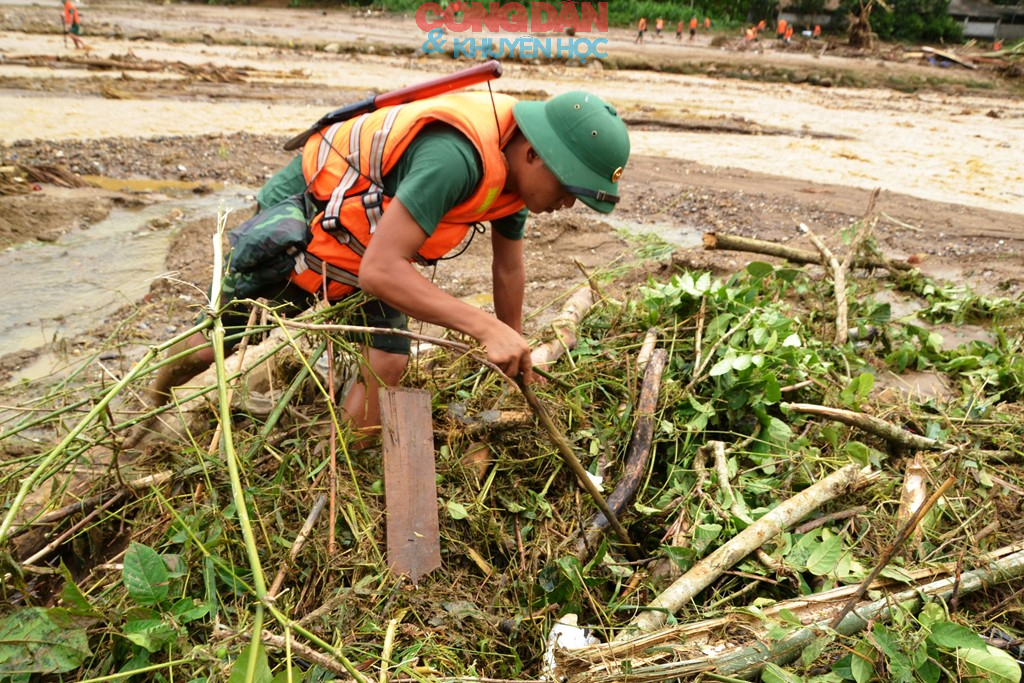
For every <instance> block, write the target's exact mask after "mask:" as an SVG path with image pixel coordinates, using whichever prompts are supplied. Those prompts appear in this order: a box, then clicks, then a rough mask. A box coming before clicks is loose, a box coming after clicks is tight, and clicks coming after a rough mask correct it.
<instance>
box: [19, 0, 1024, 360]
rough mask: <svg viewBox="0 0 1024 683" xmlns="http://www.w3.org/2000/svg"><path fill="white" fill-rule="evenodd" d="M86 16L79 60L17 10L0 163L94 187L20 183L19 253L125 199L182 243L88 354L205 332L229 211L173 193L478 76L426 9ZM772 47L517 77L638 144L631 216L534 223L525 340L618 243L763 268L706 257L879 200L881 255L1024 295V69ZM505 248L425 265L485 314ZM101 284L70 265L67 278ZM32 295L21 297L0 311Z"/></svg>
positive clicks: (250, 172)
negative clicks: (210, 213)
mask: <svg viewBox="0 0 1024 683" xmlns="http://www.w3.org/2000/svg"><path fill="white" fill-rule="evenodd" d="M81 11H82V15H83V22H84V25H85V27H86V36H85V37H86V40H87V41H88V44H89V46H90V48H91V50H90V51H89V52H88V53H85V52H81V51H78V52H76V51H74V50H72V49H70V48H68V47H65V46H64V45H63V44H62V40H61V37H60V34H59V33H58V32H57V31H56V28H55V27H56V18H57V10H56V9H53V10H52V11H51V9H43V8H40V7H36V6H30V5H27V4H18V3H17V2H11V1H9V0H4V2H0V108H2V109H3V111H4V112H5V114H4V118H5V125H4V126H3V130H0V166H3V167H15V166H16V165H20V166H29V167H43V168H51V167H56V168H57V169H60V170H62V171H67V172H68V173H69V174H70V175H71V176H74V177H76V178H81V179H82V181H83V183H82V184H83V185H84V186H83V187H73V188H68V187H61V186H60V183H50V182H36V181H33V180H32V179H28V180H23V179H19V178H16V177H15V176H17V175H18V172H16V171H15V170H14V169H11V168H8V171H7V172H6V173H5V175H4V176H3V177H2V178H0V181H2V184H0V190H2V191H3V192H4V194H3V195H0V248H8V249H15V250H23V249H31V248H37V247H35V246H33V244H34V243H37V242H40V241H41V242H43V243H49V242H52V241H54V240H56V239H58V237H59V236H60V235H61V234H62V233H68V232H76V231H88V230H89V228H90V226H91V225H94V224H95V223H96V222H97V221H98V220H100V219H101V218H102V217H103V216H105V215H106V214H107V212H109V211H110V210H111V209H112V208H113V207H118V206H129V207H131V206H139V205H152V204H154V203H158V204H160V205H161V206H163V205H166V214H165V218H164V219H163V221H162V222H158V223H157V224H156V225H150V226H149V227H150V228H151V229H170V230H172V231H173V241H172V243H171V247H170V249H169V251H168V254H167V259H166V263H165V270H166V271H167V272H169V273H173V274H174V276H173V277H172V278H158V279H156V280H154V281H153V283H152V285H151V287H150V291H149V294H147V295H146V296H145V297H144V299H143V300H141V301H137V302H133V303H131V304H129V305H126V306H125V307H123V308H122V309H121V310H119V311H118V312H117V313H115V314H114V315H111V316H108V317H106V318H104V319H97V320H95V328H94V329H92V330H91V331H88V332H86V333H84V334H77V333H76V334H75V336H74V337H73V338H71V339H54V340H53V341H52V342H51V344H50V346H57V345H59V346H60V347H61V348H62V349H63V350H64V351H70V353H71V354H72V356H76V355H79V354H81V353H85V352H86V351H88V350H92V349H95V348H99V347H102V345H104V344H109V338H110V335H111V333H112V331H113V330H117V333H118V340H119V341H121V342H127V343H124V344H121V345H120V346H119V347H118V348H119V350H118V351H117V352H116V353H118V354H123V356H124V358H125V360H131V359H132V357H133V356H136V355H138V354H140V353H141V349H142V348H143V347H144V346H145V345H146V344H149V343H152V342H154V341H159V340H161V339H163V338H165V337H166V336H168V335H170V334H171V333H173V332H176V331H180V330H182V329H184V328H185V327H186V326H187V325H188V324H189V322H190V320H191V319H192V316H193V315H194V313H195V311H196V307H197V306H199V305H201V303H202V293H201V290H203V289H205V287H206V286H207V284H208V282H209V278H210V273H211V268H212V266H211V252H212V247H211V246H210V237H209V236H210V235H211V234H212V232H213V228H214V219H213V218H212V217H203V218H197V219H190V218H188V217H187V216H183V215H182V214H181V212H180V211H178V210H177V209H176V208H175V201H176V199H177V198H180V197H181V196H185V195H188V194H192V193H205V192H213V191H221V190H223V189H224V188H230V189H234V190H236V191H237V192H238V193H240V194H243V195H244V194H246V193H252V192H254V191H255V190H256V189H257V188H258V187H259V185H260V184H261V183H262V182H263V181H264V180H265V179H266V178H267V177H268V176H269V174H271V173H273V171H274V170H276V169H277V168H279V167H280V166H282V165H283V164H284V163H286V162H287V161H288V159H289V158H290V153H288V152H284V151H283V150H282V144H283V142H284V141H285V140H286V139H287V138H288V137H290V136H291V135H292V134H294V133H296V132H298V131H300V130H302V129H303V128H305V126H306V125H308V124H309V123H310V122H311V121H312V120H315V119H316V118H317V117H318V116H319V115H320V114H322V113H324V112H325V111H327V110H329V109H332V108H334V107H335V106H338V105H340V104H343V103H345V102H347V101H351V100H353V99H355V98H361V97H364V96H365V95H366V94H368V93H369V92H373V91H379V90H383V89H386V88H388V87H392V86H394V87H398V86H402V85H407V84H409V83H413V82H417V81H420V80H423V79H425V78H428V77H431V76H433V75H438V74H441V73H447V72H450V71H452V70H454V69H456V68H458V67H461V66H464V63H462V62H457V61H452V60H451V59H448V58H443V57H442V58H437V57H427V56H424V55H422V54H420V53H418V52H417V47H418V45H419V44H420V42H422V33H419V32H418V29H416V28H415V26H414V25H413V24H412V22H411V19H410V18H408V17H398V16H383V15H373V16H367V15H365V14H359V13H355V12H352V11H348V10H333V9H332V10H330V11H329V12H326V11H321V10H308V9H302V10H296V9H286V8H272V7H211V6H205V5H178V4H160V5H157V4H148V3H122V2H117V3H114V2H110V3H107V2H93V3H90V4H88V5H84V6H83V7H82V9H81ZM51 15H52V16H51ZM773 42H774V41H765V43H764V44H763V45H762V46H760V47H759V48H758V49H756V50H751V49H747V48H746V47H745V46H743V45H742V42H741V41H740V40H738V39H737V38H735V37H734V36H731V35H728V34H713V35H701V36H699V37H698V39H697V40H696V41H694V42H693V43H690V42H688V41H684V42H683V43H680V44H676V43H675V41H674V39H672V37H671V36H670V37H669V38H668V39H666V40H662V41H651V40H649V41H648V44H647V45H645V46H643V47H637V46H634V45H633V44H632V32H631V31H628V30H626V29H619V30H613V31H612V33H611V35H610V43H609V45H610V46H609V49H608V51H609V58H608V59H607V60H605V61H604V63H601V64H594V63H589V64H587V65H586V66H580V65H578V64H576V65H570V64H566V63H562V62H550V63H540V62H537V61H535V60H534V61H529V62H518V61H516V62H508V63H507V64H506V69H505V75H504V76H503V77H502V79H500V80H499V81H496V82H495V84H494V87H495V89H496V90H499V91H503V92H509V93H512V94H516V95H518V96H521V97H547V96H550V95H554V94H557V93H559V92H563V91H565V90H569V89H573V88H578V87H579V88H585V89H588V90H591V91H593V92H596V93H598V94H599V95H601V96H602V97H605V98H606V99H607V100H609V101H610V102H612V103H613V104H614V105H615V106H617V107H618V108H619V110H620V111H621V113H622V114H623V116H624V118H625V119H626V120H627V121H628V122H629V123H630V127H631V136H632V139H633V149H634V154H633V156H632V158H631V160H630V164H629V166H628V168H627V171H626V173H625V174H624V176H623V180H622V188H621V189H622V196H623V201H622V204H621V205H620V207H619V208H618V209H617V210H616V212H615V213H614V214H613V215H612V216H610V217H608V218H607V219H605V218H602V217H598V216H596V214H593V213H591V212H588V211H587V210H586V209H585V208H575V209H572V210H570V211H568V212H565V213H564V214H560V215H559V216H557V217H554V218H541V219H538V220H535V221H533V222H532V223H531V225H530V226H529V228H528V234H527V257H528V266H527V267H528V283H529V284H528V292H527V307H528V310H530V311H534V315H532V316H531V318H530V321H529V322H528V326H529V329H530V330H531V331H535V330H536V329H537V327H538V326H540V325H541V324H542V323H543V320H544V319H545V314H544V313H543V312H542V311H543V310H544V309H545V308H546V307H548V310H550V308H551V307H553V308H557V305H558V303H559V301H560V299H561V298H562V297H563V296H564V294H565V292H566V291H567V290H568V289H570V288H571V287H572V286H573V285H574V284H575V283H577V282H578V281H580V279H581V277H582V276H581V273H580V269H579V267H578V266H577V265H576V263H577V262H579V263H580V264H582V266H583V267H584V268H585V269H587V270H588V271H596V270H600V269H602V268H605V267H609V266H614V265H615V264H616V263H623V262H624V261H626V260H628V259H630V258H632V257H633V256H635V255H636V254H635V253H634V249H635V248H634V247H630V246H627V245H628V243H627V241H626V240H625V239H624V238H623V236H622V234H621V233H620V230H621V229H623V228H625V229H628V230H630V231H633V232H637V231H640V232H643V231H654V232H655V233H657V234H658V235H660V236H661V237H664V238H668V239H671V240H675V241H676V242H677V243H678V246H677V248H676V250H675V252H674V254H672V255H671V256H668V257H662V258H661V259H660V261H658V262H655V263H651V264H648V266H647V267H646V271H648V272H659V271H664V270H665V269H666V267H667V266H668V264H669V262H670V261H672V262H674V263H675V264H683V265H689V266H694V267H699V268H709V269H712V270H715V271H717V272H728V271H730V270H734V269H736V268H738V267H741V266H742V265H743V264H745V263H746V262H747V261H749V260H751V259H752V258H754V257H752V256H750V255H747V254H740V253H725V252H706V251H702V250H701V249H700V247H699V242H700V236H701V234H702V233H704V232H706V231H716V232H729V233H734V234H738V235H743V236H750V237H758V238H761V239H766V240H775V241H782V242H791V243H794V244H798V245H799V246H802V247H805V248H811V246H810V244H809V243H808V242H806V241H805V240H804V238H802V237H799V235H798V232H797V230H796V226H797V225H798V224H800V223H806V224H807V225H809V226H811V227H812V228H813V229H814V230H815V231H816V232H817V233H818V234H820V235H822V237H823V238H824V239H825V240H826V241H828V242H829V243H830V244H831V245H833V246H835V247H837V248H838V249H839V250H840V251H841V241H840V237H839V233H840V230H841V229H842V228H844V227H846V226H848V225H849V224H850V223H851V222H852V221H854V220H856V219H858V218H860V217H861V216H862V215H863V213H864V211H865V210H866V208H867V204H868V197H869V194H870V191H871V189H872V188H876V187H877V188H880V189H881V190H882V194H881V198H880V201H879V204H878V209H879V210H880V212H881V221H880V223H879V229H878V242H879V246H880V247H881V250H882V251H883V252H884V253H885V254H886V255H887V256H889V257H892V258H898V259H906V258H913V259H915V260H918V261H921V268H922V269H923V270H924V271H925V272H926V273H928V274H931V275H934V276H937V277H939V278H942V279H949V280H952V281H954V282H966V283H970V284H971V285H973V286H975V287H977V288H979V289H982V290H983V291H986V292H988V293H994V294H999V295H1002V296H1011V297H1019V296H1021V293H1022V292H1024V249H1022V247H1024V175H1022V173H1024V170H1022V168H1021V165H1020V163H1019V160H1020V159H1021V158H1022V154H1024V95H1022V89H1021V83H1020V79H1019V74H1017V72H1016V71H1015V70H1014V68H1006V67H999V68H996V67H985V68H982V69H979V70H974V71H969V70H966V69H958V68H955V67H954V68H940V67H936V66H932V65H929V64H927V63H924V62H922V60H921V59H919V58H915V57H914V55H913V46H908V47H896V46H882V47H881V48H880V49H879V50H878V51H877V52H874V53H851V52H850V51H848V50H844V48H843V46H842V43H841V41H840V40H838V39H836V40H833V41H832V42H828V41H826V42H822V43H811V42H806V43H802V42H798V43H797V44H796V45H793V46H782V45H774V44H773ZM908 53H909V56H908ZM120 181H130V182H120ZM157 181H173V182H172V183H170V184H166V183H165V184H162V185H161V184H160V183H159V182H157ZM71 184H78V183H71ZM247 215H248V214H247V213H245V212H244V211H237V212H235V213H234V214H232V216H231V217H230V222H231V223H232V224H235V223H238V222H240V221H241V220H243V219H244V218H245V217H247ZM487 242H488V240H487V238H486V237H484V238H478V239H476V240H475V241H474V243H473V244H472V245H471V247H470V249H469V250H468V251H467V252H466V254H464V255H463V256H461V257H459V258H458V259H457V260H453V261H450V262H446V263H444V264H442V265H441V266H440V267H439V268H438V269H437V271H436V273H433V272H432V273H430V274H429V275H430V276H431V277H434V278H435V279H436V280H437V281H438V282H439V283H440V284H441V285H442V286H443V287H445V288H446V289H448V290H449V291H451V292H452V293H454V294H455V295H457V296H460V297H464V298H466V299H467V300H470V301H473V302H474V303H477V304H479V305H483V306H486V305H488V300H489V298H488V296H487V294H488V293H489V281H490V266H489V253H488V245H487ZM758 258H760V257H758ZM83 270H88V266H86V267H84V268H83ZM87 275H88V273H78V272H74V271H73V270H72V271H70V272H68V273H67V282H68V286H71V287H73V286H74V283H75V281H76V278H78V277H86V276H87ZM157 275H159V273H158V272H140V273H139V274H138V277H139V278H141V279H143V280H149V279H151V278H153V277H154V276H157ZM644 277H645V275H644V273H643V272H641V273H639V274H636V273H635V274H634V275H633V276H632V277H631V278H629V279H628V280H627V282H626V284H624V285H623V286H624V287H635V286H636V285H637V284H638V283H640V282H642V281H643V279H644ZM31 296H32V288H31V287H30V286H28V284H27V283H17V284H16V285H14V286H13V287H12V286H8V287H6V288H5V289H4V292H3V293H2V294H0V301H2V300H3V299H4V298H5V297H31ZM40 317H45V311H41V312H40ZM126 321H128V322H127V323H126ZM55 336H59V335H55ZM42 350H44V349H43V347H42V346H40V347H33V348H17V349H12V348H11V347H10V346H9V345H8V344H7V343H5V342H4V340H3V333H2V332H0V353H4V352H6V354H5V355H3V357H2V358H0V379H4V378H6V379H8V380H9V379H11V378H12V377H13V378H16V377H18V374H17V373H18V371H19V368H21V367H23V366H25V365H26V364H28V363H29V362H30V361H31V360H32V359H33V358H34V357H35V356H37V355H38V354H39V353H40V352H41V351H42Z"/></svg>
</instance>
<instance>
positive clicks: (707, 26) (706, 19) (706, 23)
mask: <svg viewBox="0 0 1024 683" xmlns="http://www.w3.org/2000/svg"><path fill="white" fill-rule="evenodd" d="M704 30H705V31H709V30H711V17H704Z"/></svg>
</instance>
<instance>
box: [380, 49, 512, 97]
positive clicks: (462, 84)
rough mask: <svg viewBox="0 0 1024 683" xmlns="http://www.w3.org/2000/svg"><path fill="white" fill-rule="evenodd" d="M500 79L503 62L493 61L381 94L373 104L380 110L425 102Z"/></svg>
mask: <svg viewBox="0 0 1024 683" xmlns="http://www.w3.org/2000/svg"><path fill="white" fill-rule="evenodd" d="M500 77H501V62H499V61H498V60H496V59H492V60H490V61H489V62H484V63H483V64H477V65H476V66H471V67H469V68H468V69H463V70H462V71H456V72H455V73H453V74H449V75H447V76H441V77H440V78H435V79H434V80H432V81H427V82H426V83H419V84H417V85H410V86H408V87H406V88H402V89H401V90H392V91H391V92H386V93H381V94H380V95H377V96H376V97H374V98H373V104H374V106H375V107H376V108H377V109H380V108H381V107H390V106H392V105H395V104H405V103H407V102H415V101H416V100H425V99H427V98H428V97H434V96H435V95H443V94H444V93H446V92H451V91H452V90H461V89H462V88H468V87H469V86H471V85H476V84H477V83H486V82H487V81H491V80H494V79H495V78H500Z"/></svg>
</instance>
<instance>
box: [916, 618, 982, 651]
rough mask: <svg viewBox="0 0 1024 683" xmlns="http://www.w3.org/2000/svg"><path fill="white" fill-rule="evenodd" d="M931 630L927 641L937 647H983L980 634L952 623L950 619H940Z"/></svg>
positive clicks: (972, 648)
mask: <svg viewBox="0 0 1024 683" xmlns="http://www.w3.org/2000/svg"><path fill="white" fill-rule="evenodd" d="M931 631H932V632H931V634H930V635H929V636H928V642H930V643H932V644H933V645H934V646H935V647H937V648H941V649H943V650H955V649H957V648H963V649H965V650H984V649H985V641H984V640H982V638H981V636H979V635H978V634H977V633H975V632H974V631H972V630H971V629H969V628H967V627H966V626H961V625H960V624H954V623H953V622H951V621H941V622H939V623H937V624H934V625H932V628H931Z"/></svg>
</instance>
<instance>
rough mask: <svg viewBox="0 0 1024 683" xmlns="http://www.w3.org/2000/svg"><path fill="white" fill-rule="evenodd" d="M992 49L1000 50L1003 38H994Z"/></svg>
mask: <svg viewBox="0 0 1024 683" xmlns="http://www.w3.org/2000/svg"><path fill="white" fill-rule="evenodd" d="M992 49H993V50H1002V49H1003V39H1002V38H996V41H995V42H994V43H992Z"/></svg>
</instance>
